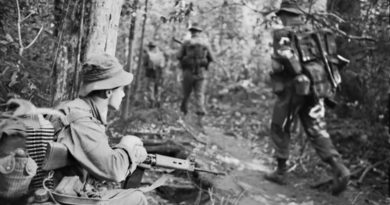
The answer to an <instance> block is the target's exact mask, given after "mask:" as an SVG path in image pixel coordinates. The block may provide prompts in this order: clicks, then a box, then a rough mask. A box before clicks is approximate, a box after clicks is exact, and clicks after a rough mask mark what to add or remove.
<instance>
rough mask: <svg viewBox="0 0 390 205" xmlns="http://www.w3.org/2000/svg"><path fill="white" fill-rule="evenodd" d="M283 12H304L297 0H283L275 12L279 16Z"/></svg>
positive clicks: (292, 13)
mask: <svg viewBox="0 0 390 205" xmlns="http://www.w3.org/2000/svg"><path fill="white" fill-rule="evenodd" d="M282 13H288V14H290V15H301V14H303V12H302V10H301V9H300V8H299V7H298V2H297V1H296V0H283V1H282V4H281V5H280V9H279V10H278V11H277V12H276V13H275V14H276V15H277V16H279V15H280V14H282Z"/></svg>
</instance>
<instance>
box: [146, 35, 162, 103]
mask: <svg viewBox="0 0 390 205" xmlns="http://www.w3.org/2000/svg"><path fill="white" fill-rule="evenodd" d="M143 58H144V60H143V65H144V68H145V77H146V82H145V83H146V85H145V87H146V89H147V93H146V98H147V99H146V100H147V101H148V103H150V106H151V107H160V104H161V90H160V89H161V86H162V84H163V80H164V79H163V75H164V67H165V66H166V57H165V55H164V53H163V52H162V51H161V50H160V48H159V47H157V46H156V44H154V42H149V44H148V47H147V49H146V50H145V53H144V55H143Z"/></svg>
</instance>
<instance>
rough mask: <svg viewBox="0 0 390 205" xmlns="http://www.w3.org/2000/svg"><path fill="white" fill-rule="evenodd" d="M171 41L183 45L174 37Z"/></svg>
mask: <svg viewBox="0 0 390 205" xmlns="http://www.w3.org/2000/svg"><path fill="white" fill-rule="evenodd" d="M172 40H173V41H174V42H176V43H178V44H183V42H182V41H181V40H179V39H177V38H175V37H172Z"/></svg>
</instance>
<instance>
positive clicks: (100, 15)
mask: <svg viewBox="0 0 390 205" xmlns="http://www.w3.org/2000/svg"><path fill="white" fill-rule="evenodd" d="M122 4H123V0H93V1H92V4H91V10H90V16H89V20H90V21H89V28H88V31H89V32H88V36H87V38H86V39H87V42H86V50H85V52H84V56H89V55H90V54H93V53H98V52H105V53H108V54H111V55H115V50H116V42H117V36H118V25H119V19H120V14H121V9H122Z"/></svg>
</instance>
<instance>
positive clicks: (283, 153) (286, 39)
mask: <svg viewBox="0 0 390 205" xmlns="http://www.w3.org/2000/svg"><path fill="white" fill-rule="evenodd" d="M276 15H278V16H279V18H280V19H281V20H282V22H283V25H284V28H283V29H279V30H275V31H274V33H273V39H274V42H273V44H274V53H273V56H272V60H273V64H272V73H271V79H272V83H273V90H274V92H275V94H276V96H277V100H276V102H275V106H274V110H273V116H272V122H271V139H272V141H273V142H274V145H275V157H276V160H277V169H276V171H275V172H273V173H270V174H267V175H265V179H267V180H270V181H273V182H276V183H279V184H286V183H287V177H286V172H287V165H286V161H287V160H288V157H289V144H290V131H291V125H292V123H293V121H294V119H295V118H296V117H299V119H300V121H301V123H302V125H303V127H304V129H305V131H306V134H307V136H308V138H309V139H310V141H311V143H312V144H313V146H314V148H315V150H316V151H317V154H318V155H319V157H320V158H321V159H322V160H323V161H324V162H326V163H327V164H329V165H330V166H331V168H332V170H333V174H334V182H335V183H334V186H333V190H332V191H333V194H339V193H341V192H342V191H344V190H345V189H346V187H347V184H348V180H349V175H350V172H349V170H348V169H347V167H346V166H345V165H344V164H343V162H342V160H341V156H340V154H339V153H338V151H337V150H336V149H335V147H334V145H333V143H332V141H331V139H330V136H329V133H328V132H327V130H326V122H325V107H324V101H325V100H326V99H329V98H330V97H332V95H333V92H334V90H335V88H336V87H337V85H338V84H339V83H340V76H339V71H338V67H340V65H341V64H343V62H344V60H345V59H343V58H341V57H340V56H338V55H337V53H336V49H335V45H336V44H335V42H334V36H333V35H332V33H331V32H328V31H326V30H324V29H317V30H314V29H313V28H312V27H311V26H310V25H305V24H304V19H303V17H304V16H303V13H302V10H301V9H300V8H298V6H297V5H296V3H295V2H294V1H289V0H284V1H283V2H282V4H281V8H280V10H279V11H277V12H276ZM328 60H329V61H328Z"/></svg>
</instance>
